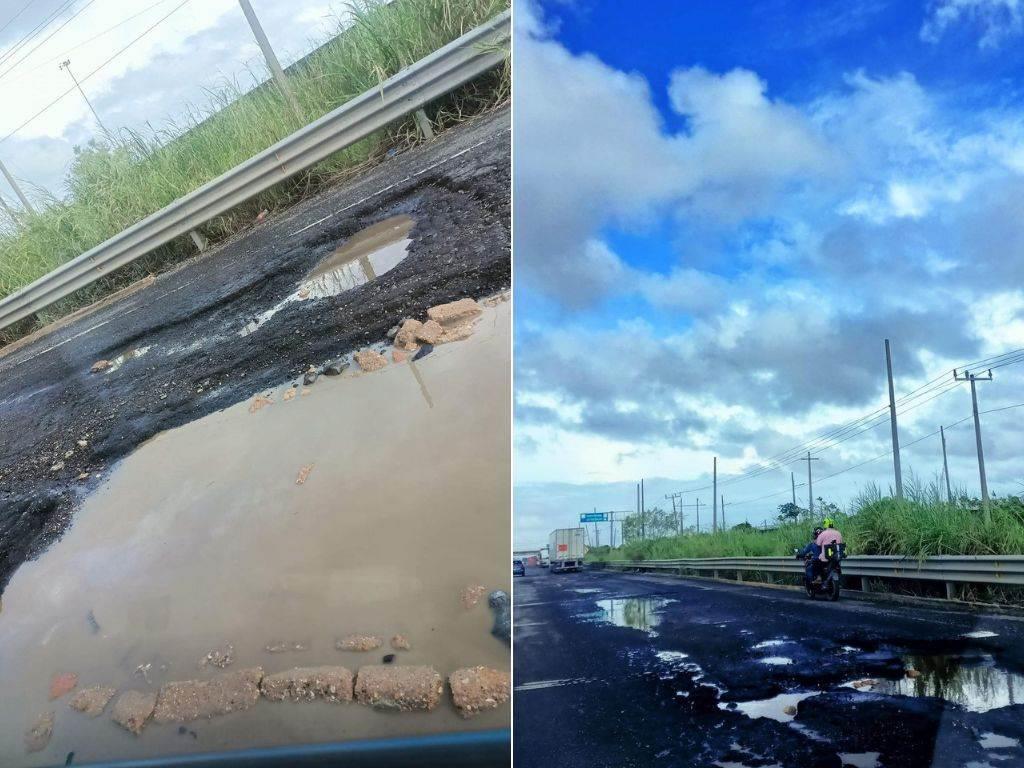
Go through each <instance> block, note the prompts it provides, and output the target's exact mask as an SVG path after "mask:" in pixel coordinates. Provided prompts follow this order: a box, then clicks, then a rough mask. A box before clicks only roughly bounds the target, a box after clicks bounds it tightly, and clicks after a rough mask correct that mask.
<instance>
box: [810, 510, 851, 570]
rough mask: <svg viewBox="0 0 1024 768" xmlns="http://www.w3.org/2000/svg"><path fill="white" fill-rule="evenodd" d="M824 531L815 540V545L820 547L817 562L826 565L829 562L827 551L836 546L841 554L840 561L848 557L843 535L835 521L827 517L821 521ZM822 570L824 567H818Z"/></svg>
mask: <svg viewBox="0 0 1024 768" xmlns="http://www.w3.org/2000/svg"><path fill="white" fill-rule="evenodd" d="M821 527H822V531H821V533H819V534H818V535H817V537H816V538H815V539H814V543H815V544H816V545H817V547H818V556H817V558H816V559H817V561H818V562H819V563H821V564H822V565H824V564H825V563H827V562H828V555H827V554H826V550H827V548H829V547H832V546H834V547H835V548H836V550H837V551H838V554H839V559H840V560H841V559H843V558H844V557H846V544H845V543H843V534H841V533H840V532H839V531H838V530H837V529H836V523H835V520H833V519H832V518H831V517H826V518H825V519H824V520H822V521H821ZM818 567H819V568H821V567H822V566H818Z"/></svg>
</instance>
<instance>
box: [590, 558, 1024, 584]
mask: <svg viewBox="0 0 1024 768" xmlns="http://www.w3.org/2000/svg"><path fill="white" fill-rule="evenodd" d="M607 565H608V566H610V567H612V568H640V569H650V570H672V571H680V570H691V571H712V572H717V571H761V572H764V573H790V574H801V573H803V571H804V567H803V562H802V561H800V560H797V559H796V558H794V557H708V558H682V559H679V560H609V561H607ZM843 575H844V576H864V577H867V578H890V579H924V580H926V581H944V582H947V583H965V584H1002V585H1024V556H1022V555H977V556H972V555H938V556H935V557H927V558H924V559H921V560H918V559H916V558H913V557H898V556H895V555H852V556H850V557H848V558H846V559H845V560H843Z"/></svg>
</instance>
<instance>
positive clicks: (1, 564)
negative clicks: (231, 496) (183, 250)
mask: <svg viewBox="0 0 1024 768" xmlns="http://www.w3.org/2000/svg"><path fill="white" fill-rule="evenodd" d="M510 189H511V179H510V141H509V116H508V112H507V111H503V112H499V113H496V114H494V115H490V116H487V117H484V118H480V119H477V120H475V121H472V122H470V123H467V124H466V125H463V126H460V127H458V128H455V129H452V130H449V131H446V132H444V133H443V134H441V135H440V136H438V138H437V139H435V140H434V141H431V142H429V143H427V144H425V145H423V146H420V147H417V148H415V149H412V150H410V151H408V152H405V153H402V154H399V155H397V156H396V157H392V158H390V159H388V160H386V161H385V162H383V163H382V164H381V165H380V166H378V167H376V168H374V169H372V170H370V171H368V172H367V173H365V174H364V175H362V176H360V177H358V178H356V179H352V180H350V181H347V182H345V183H343V184H340V185H338V186H337V187H335V188H332V189H329V190H327V191H325V192H324V193H322V194H319V195H317V196H316V197H314V198H311V199H309V200H307V201H305V202H303V203H301V204H299V205H296V206H294V207H292V208H290V209H288V210H286V211H283V212H280V213H277V214H272V215H270V216H269V217H267V219H266V220H265V221H262V222H260V223H258V224H255V225H254V226H253V228H251V229H249V230H246V231H244V232H242V233H240V234H239V235H238V236H237V237H236V238H235V239H233V240H232V241H230V242H228V243H226V244H224V245H221V246H218V247H217V248H216V249H215V250H214V251H212V252H211V253H208V254H205V255H204V256H203V257H202V258H199V259H196V260H194V261H191V262H189V263H186V264H185V265H184V266H182V267H181V268H179V269H177V270H176V271H174V272H170V273H167V274H164V275H161V276H159V277H158V278H156V280H155V281H152V282H151V284H148V285H141V286H139V287H138V288H137V290H134V291H129V292H127V294H126V295H124V296H121V297H120V298H118V299H117V300H115V301H111V302H109V303H108V304H106V305H104V306H101V307H100V308H98V309H96V310H95V311H92V312H89V313H88V314H85V315H84V316H82V317H78V318H75V319H73V320H71V321H70V322H65V323H63V324H61V325H60V326H59V327H58V328H56V329H54V330H52V331H51V332H49V333H47V334H45V335H41V336H39V337H37V338H34V339H30V340H28V341H27V342H25V343H17V344H15V345H12V346H10V347H8V348H5V349H2V350H0V433H2V436H3V437H2V443H0V587H2V585H3V584H6V582H7V580H8V579H9V578H10V576H11V574H12V573H13V572H14V570H15V569H16V568H17V567H18V566H19V565H20V564H21V563H22V562H24V561H25V560H26V559H28V558H30V557H33V556H35V555H37V554H39V553H40V552H42V551H43V550H44V549H45V548H46V546H47V545H48V544H49V543H50V542H52V541H54V540H55V539H56V538H57V537H58V536H59V535H60V534H61V532H63V531H64V530H65V528H66V527H67V525H68V524H69V522H70V520H71V517H72V513H73V511H74V509H75V507H76V505H77V504H78V503H79V501H80V499H81V497H82V496H83V495H84V494H86V493H87V492H89V491H90V490H92V489H93V488H95V487H96V485H97V484H98V483H99V482H102V479H103V478H104V477H105V476H106V473H108V472H109V471H110V469H111V468H112V467H113V465H114V464H115V463H116V462H117V461H119V460H120V459H122V458H124V457H125V456H127V455H128V454H129V453H131V451H132V450H134V449H135V448H136V447H137V446H139V445H141V444H142V443H143V442H145V441H146V440H148V439H149V438H151V437H153V436H154V435H156V434H159V433H160V432H162V431H164V430H167V429H172V428H174V427H177V426H180V425H182V424H186V423H188V422H191V421H194V420H195V419H198V418H200V417H202V416H205V415H207V414H210V413H213V412H215V411H218V410H221V409H223V408H226V407H228V406H231V405H233V404H235V403H238V402H240V401H242V400H246V399H248V398H250V397H251V396H253V395H254V394H255V393H257V392H259V391H260V389H261V388H265V387H273V386H277V385H279V384H281V383H282V382H284V381H286V380H287V379H289V378H290V377H293V376H296V375H300V374H301V373H302V372H303V371H305V370H306V369H307V368H308V367H309V366H311V365H315V366H323V365H324V364H326V363H328V362H330V361H331V360H334V359H336V358H338V357H339V356H342V355H344V354H346V353H350V352H352V351H353V350H356V349H358V348H359V347H361V346H363V345H366V344H372V343H379V342H382V341H385V340H386V334H387V332H388V330H389V329H390V328H391V327H393V326H394V325H395V324H397V323H399V322H401V320H402V319H403V318H405V317H422V316H423V313H424V312H425V311H426V309H427V308H428V307H431V306H434V305H437V304H441V303H444V302H449V301H454V300H456V299H460V298H462V297H466V296H469V297H473V298H477V299H479V298H483V297H486V296H488V295H491V294H493V293H495V292H497V291H501V290H504V289H506V288H508V287H509V286H510V284H511V257H510V223H509V222H510V194H511V193H510ZM97 364H100V365H99V366H98V368H99V369H97V370H95V372H94V366H96V365H97Z"/></svg>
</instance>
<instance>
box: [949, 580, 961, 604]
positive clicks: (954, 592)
mask: <svg viewBox="0 0 1024 768" xmlns="http://www.w3.org/2000/svg"><path fill="white" fill-rule="evenodd" d="M959 597H960V591H959V589H957V584H956V582H955V581H947V582H946V599H947V600H956V599H958V598H959Z"/></svg>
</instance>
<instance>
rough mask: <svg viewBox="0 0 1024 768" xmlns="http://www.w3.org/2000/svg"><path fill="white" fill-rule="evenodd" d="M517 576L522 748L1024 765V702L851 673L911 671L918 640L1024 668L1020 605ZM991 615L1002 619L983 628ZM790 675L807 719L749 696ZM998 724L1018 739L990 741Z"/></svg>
mask: <svg viewBox="0 0 1024 768" xmlns="http://www.w3.org/2000/svg"><path fill="white" fill-rule="evenodd" d="M514 588H515V589H514V634H513V637H514V654H515V665H514V685H515V692H514V697H515V707H514V717H515V729H514V739H515V762H516V765H517V766H549V765H561V766H711V765H716V764H721V765H725V766H751V767H753V766H773V765H778V766H787V767H788V766H830V767H832V768H839V766H841V765H843V764H844V762H843V760H841V759H840V757H839V755H840V754H841V753H843V754H847V755H854V757H853V758H851V759H854V760H870V759H871V758H870V757H864V753H874V752H877V753H880V755H879V756H878V758H877V759H878V763H877V764H878V765H881V766H901V767H908V768H909V767H912V766H950V768H952V766H958V767H960V766H966V765H969V764H971V763H972V761H973V762H974V764H975V766H976V768H980V766H983V765H985V764H986V763H987V764H989V765H992V766H1009V765H1024V749H1022V746H1021V745H1022V744H1024V703H1015V704H1014V705H1012V706H1009V705H1008V706H1002V707H999V708H995V709H991V710H989V711H987V712H980V711H968V710H967V709H965V708H964V707H962V706H960V705H958V704H954V703H952V702H950V701H949V700H946V699H944V698H934V697H918V696H904V695H882V694H880V693H870V692H865V691H861V690H857V689H855V688H851V687H848V686H845V685H844V684H848V683H851V682H853V681H856V680H863V679H865V678H872V679H875V680H879V681H883V682H884V681H898V680H901V679H906V678H905V674H906V672H905V665H906V662H905V658H906V657H907V656H911V655H912V656H924V657H928V658H939V657H953V658H963V659H965V660H966V661H965V664H966V665H967V666H970V665H977V666H976V667H975V668H974V669H973V670H968V671H967V673H966V674H969V675H974V678H972V680H973V681H974V683H977V682H978V680H979V679H984V678H985V677H986V675H985V674H982V673H987V672H991V671H993V670H998V671H999V673H1000V674H1002V672H1004V671H1005V672H1007V673H1010V674H1014V675H1018V676H1019V675H1022V674H1024V619H1022V618H1021V617H1019V616H1007V615H986V614H984V613H976V612H970V611H965V610H957V609H952V608H948V609H947V608H944V607H943V608H937V607H932V606H927V607H924V606H921V607H919V606H908V605H902V604H893V603H888V602H877V601H868V600H861V599H853V596H852V595H847V596H845V597H844V599H842V600H841V601H840V602H838V603H829V602H826V601H821V600H818V601H815V602H811V601H810V600H808V599H807V598H806V597H805V596H804V595H803V594H802V593H800V592H795V591H783V590H779V589H771V588H766V587H752V586H743V585H731V584H722V583H719V582H713V581H709V580H693V579H690V580H687V579H676V578H672V577H668V576H639V575H624V574H611V573H602V572H585V573H581V574H562V575H549V574H548V573H547V571H546V570H543V569H539V568H531V569H528V574H527V576H526V577H525V578H517V579H516V580H515V583H514ZM613 601H614V602H613ZM618 617H621V618H618ZM616 620H617V621H618V623H616ZM623 624H628V625H630V626H623ZM644 626H647V628H646V629H643V628H637V627H644ZM979 631H981V632H984V633H989V632H991V633H994V635H992V636H986V637H981V638H970V637H966V635H967V634H968V633H972V632H979ZM763 643H773V644H772V645H764V646H762V647H761V648H755V646H756V645H758V644H763ZM659 654H660V655H659ZM772 657H779V658H781V659H788V660H789V661H790V663H788V664H786V663H781V664H774V665H773V664H768V663H764V659H766V658H772ZM952 683H955V681H951V684H952ZM983 689H984V685H983V684H982V688H981V690H983ZM972 690H973V689H972ZM786 693H791V694H799V693H817V695H814V696H812V697H809V698H805V699H803V700H801V701H799V702H798V703H796V704H795V706H796V707H797V711H796V715H795V717H794V718H793V720H792V722H779V721H776V720H773V719H768V718H764V717H760V718H756V719H755V718H752V717H749V716H747V715H746V714H744V713H743V711H742V709H741V707H740V706H739V705H741V704H742V703H746V702H754V701H761V700H765V699H770V698H772V697H775V696H778V695H779V694H786ZM1002 694H1003V695H1005V691H1002ZM1010 695H1011V696H1013V695H1014V694H1013V691H1012V689H1011V692H1010ZM1016 696H1017V697H1019V698H1014V699H1013V701H1014V702H1024V690H1022V691H1017V693H1016ZM975 708H976V707H973V706H972V709H975ZM987 733H992V734H996V735H997V736H998V737H1006V738H1008V739H1012V740H1016V746H1005V747H999V748H995V747H992V746H990V745H991V743H992V742H991V740H987V741H986V745H988V746H982V738H983V735H984V734H987ZM988 738H989V739H991V737H988ZM996 741H999V739H996ZM858 756H859V757H858ZM849 764H853V763H849ZM864 764H870V763H868V762H865V763H864Z"/></svg>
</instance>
